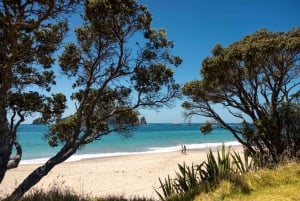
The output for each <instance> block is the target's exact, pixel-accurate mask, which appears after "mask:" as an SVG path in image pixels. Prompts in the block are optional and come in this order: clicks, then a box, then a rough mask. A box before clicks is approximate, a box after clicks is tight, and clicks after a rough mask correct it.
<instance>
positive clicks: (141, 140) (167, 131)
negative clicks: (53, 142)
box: [18, 123, 239, 164]
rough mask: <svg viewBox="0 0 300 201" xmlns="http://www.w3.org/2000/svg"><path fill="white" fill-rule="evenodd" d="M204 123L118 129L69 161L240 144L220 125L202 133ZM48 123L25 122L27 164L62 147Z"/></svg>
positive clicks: (20, 133)
mask: <svg viewBox="0 0 300 201" xmlns="http://www.w3.org/2000/svg"><path fill="white" fill-rule="evenodd" d="M199 128H200V124H166V123H164V124H146V125H141V126H139V127H138V128H137V129H136V130H134V131H133V133H132V136H131V137H130V138H124V137H122V136H120V135H118V134H116V133H112V134H110V135H107V136H104V137H103V138H102V139H101V140H98V141H95V142H93V143H91V144H88V145H85V146H84V147H82V148H81V149H80V150H78V151H77V153H76V154H75V155H73V156H72V157H71V158H70V159H68V160H67V161H76V160H82V159H87V158H97V157H107V156H118V155H129V154H138V153H155V152H170V151H179V150H180V149H181V145H183V144H185V145H186V147H187V149H188V150H191V149H206V148H213V147H216V146H219V145H221V144H222V143H226V144H227V145H238V144H239V143H238V142H237V141H236V140H235V138H234V137H233V136H232V134H230V132H228V131H227V130H225V129H222V128H216V129H214V130H213V132H212V133H211V134H208V135H203V134H201V133H200V130H199ZM47 130H48V127H47V126H45V125H21V126H20V128H19V130H18V139H19V141H20V143H21V144H22V148H23V158H22V159H23V160H22V162H21V163H23V164H33V163H40V162H45V161H46V160H47V159H48V158H50V157H52V156H54V155H55V153H56V152H57V151H58V150H59V147H55V148H52V147H50V146H49V145H48V143H47V139H46V138H45V134H47Z"/></svg>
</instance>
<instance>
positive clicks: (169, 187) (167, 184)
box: [155, 175, 176, 201]
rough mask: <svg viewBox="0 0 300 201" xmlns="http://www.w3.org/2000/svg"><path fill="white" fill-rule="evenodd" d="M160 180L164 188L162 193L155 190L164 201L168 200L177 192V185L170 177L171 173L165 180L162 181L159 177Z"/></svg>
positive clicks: (161, 186)
mask: <svg viewBox="0 0 300 201" xmlns="http://www.w3.org/2000/svg"><path fill="white" fill-rule="evenodd" d="M158 180H159V183H160V188H161V189H162V193H160V192H159V191H158V190H155V192H156V194H157V195H158V196H159V198H160V199H161V200H162V201H166V200H167V198H169V197H171V196H172V195H174V194H175V193H176V189H175V185H174V183H173V181H172V179H171V178H170V175H168V177H167V178H165V179H164V181H162V180H161V179H160V178H158Z"/></svg>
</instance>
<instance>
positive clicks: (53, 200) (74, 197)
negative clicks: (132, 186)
mask: <svg viewBox="0 0 300 201" xmlns="http://www.w3.org/2000/svg"><path fill="white" fill-rule="evenodd" d="M37 200H39V201H153V199H149V198H145V197H137V196H134V197H132V198H125V197H123V196H113V195H111V196H105V197H89V196H81V195H78V194H77V193H75V192H73V191H71V190H68V189H64V188H63V190H62V189H60V188H59V187H54V188H52V189H51V190H50V191H47V192H44V191H41V190H37V191H33V192H30V193H28V194H26V195H25V196H24V197H23V198H22V201H37ZM5 201H15V200H10V199H6V200H5Z"/></svg>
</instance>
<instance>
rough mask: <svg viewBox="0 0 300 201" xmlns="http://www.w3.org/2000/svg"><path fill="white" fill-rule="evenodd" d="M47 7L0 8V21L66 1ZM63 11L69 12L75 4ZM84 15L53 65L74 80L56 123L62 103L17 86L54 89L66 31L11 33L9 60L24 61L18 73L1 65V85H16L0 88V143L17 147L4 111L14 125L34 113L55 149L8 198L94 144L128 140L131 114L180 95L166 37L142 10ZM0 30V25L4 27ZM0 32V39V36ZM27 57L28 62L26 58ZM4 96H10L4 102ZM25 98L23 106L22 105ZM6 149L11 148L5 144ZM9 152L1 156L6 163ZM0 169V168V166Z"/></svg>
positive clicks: (122, 7) (117, 8) (105, 1)
mask: <svg viewBox="0 0 300 201" xmlns="http://www.w3.org/2000/svg"><path fill="white" fill-rule="evenodd" d="M49 2H50V3H49V4H50V5H48V4H47V3H44V4H43V3H36V4H35V3H31V1H30V2H24V3H23V2H20V3H19V4H14V3H8V2H6V1H4V2H3V4H2V5H1V6H2V7H1V15H0V17H7V18H9V17H10V16H9V15H8V14H7V13H5V12H6V10H8V11H11V12H15V11H16V12H17V13H18V14H20V13H22V9H23V8H27V9H30V8H31V9H37V10H38V9H39V8H40V9H41V10H47V9H46V8H48V7H50V6H52V5H53V6H54V5H56V4H59V3H58V2H60V3H61V2H62V3H61V4H66V2H67V1H49ZM30 3H31V4H30ZM69 3H70V5H71V4H72V5H73V3H75V1H72V2H71V1H70V2H69ZM77 3H78V2H77ZM77 3H76V4H77ZM32 4H34V5H32ZM26 6H28V7H26ZM62 8H65V7H62ZM67 8H68V7H66V9H67ZM70 8H71V7H70ZM2 9H3V12H2ZM84 10H85V13H84V14H83V24H82V26H80V27H78V28H76V29H75V34H76V38H77V41H73V42H70V43H67V44H66V45H65V46H64V49H63V51H62V53H61V55H60V56H59V58H58V63H59V66H60V68H61V72H62V75H64V76H66V77H69V78H71V79H70V80H74V82H73V83H71V84H72V87H73V94H72V96H71V97H70V98H71V99H72V101H73V103H74V104H75V105H76V111H75V112H74V114H72V115H70V116H68V117H67V118H62V114H63V112H64V110H65V109H66V101H67V97H65V95H64V94H61V93H60V94H53V95H52V96H51V97H45V96H43V95H41V94H39V93H38V92H31V91H30V90H26V89H25V88H26V86H27V85H25V84H28V85H30V84H32V83H33V84H38V85H39V86H43V87H46V89H49V90H50V88H49V87H48V85H49V84H48V83H50V84H55V80H54V77H55V75H54V73H53V71H52V66H53V62H54V58H53V57H52V56H53V55H52V53H53V52H54V51H55V50H57V49H58V48H59V45H60V44H61V42H62V39H63V36H64V35H65V33H66V32H67V31H68V27H67V23H66V21H60V22H59V23H58V24H55V23H54V22H53V23H47V24H45V25H44V24H41V25H40V26H32V29H30V30H27V29H25V28H24V30H23V29H22V31H23V32H24V33H23V32H22V31H21V30H15V32H16V33H18V34H19V35H16V38H17V39H16V42H20V46H22V48H23V49H20V48H16V49H17V50H19V49H20V52H19V51H17V52H15V53H13V54H14V55H15V58H17V57H21V56H22V57H24V60H22V63H21V64H22V65H19V63H18V62H16V61H19V60H18V59H15V60H14V61H13V62H11V63H10V66H9V68H8V70H7V71H6V69H7V67H6V66H8V65H9V64H8V63H9V62H8V61H6V60H5V62H4V64H3V65H2V66H1V76H2V77H3V78H4V77H5V76H7V74H9V75H11V76H15V77H16V78H15V79H14V82H21V81H22V83H19V86H20V87H17V86H16V84H15V83H14V82H10V85H7V86H5V87H6V88H5V90H2V89H3V88H1V90H2V91H1V93H3V94H1V96H2V95H3V97H7V99H5V100H6V101H5V102H4V101H3V100H1V101H2V102H1V103H2V110H1V112H2V113H1V118H2V120H3V121H2V122H0V123H3V124H1V127H2V128H1V129H2V130H3V129H4V128H3V126H2V125H6V127H5V129H6V130H5V132H1V134H2V133H4V134H5V136H3V138H6V139H9V141H16V140H17V138H16V128H17V126H18V125H15V127H14V129H15V133H14V134H13V135H12V134H11V129H12V128H11V127H10V124H9V123H8V122H7V119H6V118H7V111H8V110H13V109H17V110H16V115H19V118H21V121H23V119H24V118H25V115H22V114H23V113H20V112H27V111H29V112H30V113H31V112H40V113H41V114H42V121H43V122H46V123H51V124H50V127H49V134H48V139H49V144H50V145H51V146H58V145H61V149H60V151H59V152H58V153H57V154H56V155H55V156H53V157H52V158H50V159H49V160H48V161H47V162H46V163H45V164H43V165H42V166H40V167H38V168H37V169H36V170H34V171H33V172H32V173H31V174H30V175H28V177H27V178H26V179H25V180H24V181H23V182H22V183H21V184H20V185H19V186H18V187H17V188H16V190H15V191H14V192H13V194H12V195H11V197H12V198H13V199H16V198H20V196H22V195H23V194H24V193H25V192H26V191H27V190H29V189H30V188H31V187H32V186H33V185H35V184H36V183H37V182H39V180H40V179H41V178H42V177H43V176H45V175H46V174H47V173H48V172H49V171H51V169H52V168H53V167H54V166H55V165H57V164H59V163H61V162H63V161H65V160H66V159H67V158H69V157H70V156H71V155H72V154H74V153H75V152H76V150H77V149H78V148H79V147H81V146H83V145H85V144H88V143H90V142H93V141H94V140H99V139H101V137H102V136H104V135H107V134H109V133H111V132H118V133H120V134H122V135H125V136H128V134H129V133H130V131H131V130H132V129H133V128H134V127H135V126H136V125H137V124H138V121H139V118H138V117H139V112H138V109H139V108H160V107H163V106H170V105H171V101H172V100H173V99H174V98H177V97H179V96H180V94H181V92H180V87H179V85H178V84H177V83H176V82H175V80H174V78H173V71H172V69H171V66H176V67H177V66H179V65H180V64H181V62H182V60H181V59H180V57H178V56H174V55H172V54H171V52H170V49H171V48H173V46H174V44H173V42H172V41H169V40H168V39H167V38H166V31H165V30H164V29H155V28H153V27H151V20H152V16H151V13H150V12H149V11H148V10H147V8H146V7H145V6H143V5H140V4H138V3H137V2H136V1H134V0H121V1H120V0H113V1H111V0H98V1H92V0H88V1H86V2H85V4H84ZM4 11H5V12H4ZM26 11H27V10H26ZM54 11H55V9H53V10H52V9H50V10H48V12H49V13H51V14H50V15H49V16H44V18H43V19H47V20H51V19H52V17H53V18H54V17H56V15H55V14H57V13H56V12H54ZM65 11H69V10H61V12H59V13H60V14H65ZM30 12H34V13H35V12H39V11H33V10H29V11H28V13H30ZM23 13H24V12H23ZM5 14H6V15H7V16H6V15H5ZM28 15H29V14H28ZM28 15H27V14H24V15H21V16H19V15H16V19H21V20H22V22H23V21H25V20H26V17H28ZM39 16H42V14H37V16H36V17H33V18H32V19H28V23H29V22H30V23H31V22H34V21H35V20H38V17H39ZM63 16H64V15H63ZM47 20H45V21H47ZM1 23H4V20H2V21H1ZM8 26H12V25H11V24H9V25H8ZM1 31H2V33H3V34H4V33H5V32H6V29H3V30H1ZM2 33H1V34H2ZM21 33H23V34H21ZM3 34H2V35H3ZM31 37H34V38H31ZM22 39H24V41H22ZM39 41H41V42H39ZM1 42H2V40H1ZM26 42H28V43H29V44H26ZM2 46H4V47H5V48H7V49H9V48H11V47H13V45H11V44H10V43H9V44H4V43H3V44H1V47H2ZM43 51H44V52H43ZM25 52H26V54H25ZM28 52H29V53H30V52H32V55H31V54H29V55H28ZM2 53H3V52H2ZM4 53H5V51H4ZM10 55H11V54H10V53H9V51H7V55H5V56H6V57H7V58H10ZM39 55H42V56H39ZM29 56H32V57H30V58H28V57H29ZM8 60H9V59H8ZM3 61H4V60H3ZM41 66H42V67H43V68H41ZM41 69H45V70H44V71H42V70H41ZM3 73H6V75H4V74H3ZM17 76H19V77H17ZM2 83H4V82H2ZM5 83H6V82H5ZM1 87H2V85H1ZM17 89H18V90H17ZM28 91H29V93H28ZM11 93H14V95H11V96H10V94H11ZM10 97H11V98H10ZM25 97H27V99H26V100H28V102H26V103H25V102H24V100H25ZM22 101H23V102H22ZM19 102H20V104H19ZM8 103H9V104H8ZM2 114H3V115H2ZM21 121H19V122H21ZM2 130H1V131H2ZM1 137H2V136H1ZM16 142H17V141H16ZM1 143H2V142H1ZM9 145H10V146H12V143H11V144H9ZM11 149H12V148H10V149H9V150H3V151H5V153H8V155H10V154H11ZM1 151H2V150H1ZM2 163H3V164H2V165H3V166H4V165H7V163H8V162H7V161H2ZM3 169H4V167H3Z"/></svg>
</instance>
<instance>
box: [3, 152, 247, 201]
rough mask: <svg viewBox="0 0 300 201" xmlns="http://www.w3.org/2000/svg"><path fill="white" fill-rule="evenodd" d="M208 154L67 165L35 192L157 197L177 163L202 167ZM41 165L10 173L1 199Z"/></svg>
mask: <svg viewBox="0 0 300 201" xmlns="http://www.w3.org/2000/svg"><path fill="white" fill-rule="evenodd" d="M232 150H236V151H242V147H241V146H234V147H232ZM207 153H208V150H188V151H187V154H186V155H183V154H181V153H180V151H177V152H168V153H151V154H137V155H127V156H116V157H106V158H96V159H89V160H81V161H76V162H65V163H62V164H59V165H57V166H56V167H55V168H54V169H53V170H52V171H51V172H50V173H49V174H48V175H47V176H45V177H44V178H43V179H42V180H41V181H40V182H39V183H38V184H37V185H36V186H35V187H34V188H33V189H32V190H34V189H44V190H48V189H50V188H51V187H53V186H55V187H60V188H67V189H71V190H73V191H75V192H76V193H77V194H80V195H89V196H105V195H123V196H125V197H132V196H135V195H137V196H145V197H149V198H151V197H152V198H157V195H156V193H155V189H159V180H158V178H165V177H167V176H168V175H170V176H171V177H173V176H174V175H175V171H177V170H178V168H177V164H183V163H186V164H187V165H192V164H200V163H201V162H202V161H203V160H205V159H206V155H207ZM38 166H39V164H34V165H20V166H19V167H18V168H17V169H13V170H10V171H8V172H7V174H6V176H5V178H4V180H3V182H2V183H1V184H0V196H3V195H5V194H9V193H10V192H11V191H12V190H13V189H14V188H15V187H16V186H17V185H18V184H19V183H20V182H21V181H23V179H24V178H25V177H26V176H27V175H28V174H29V173H30V172H32V171H33V170H34V169H35V168H36V167H38Z"/></svg>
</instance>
